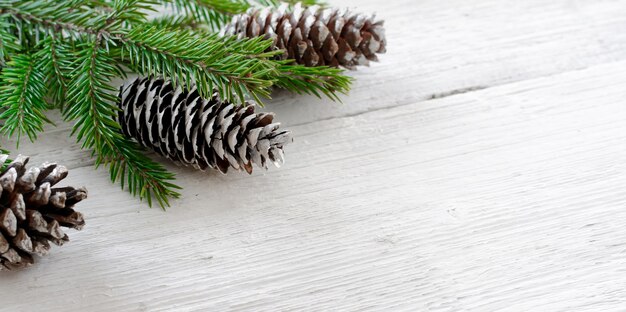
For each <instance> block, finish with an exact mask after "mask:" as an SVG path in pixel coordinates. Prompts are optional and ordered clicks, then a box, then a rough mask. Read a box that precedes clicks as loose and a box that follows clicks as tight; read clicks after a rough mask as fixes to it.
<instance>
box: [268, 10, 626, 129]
mask: <svg viewBox="0 0 626 312" xmlns="http://www.w3.org/2000/svg"><path fill="white" fill-rule="evenodd" d="M331 3H335V4H336V5H337V6H348V7H353V8H358V10H359V11H361V12H377V13H378V16H380V17H381V18H384V19H385V20H386V22H385V25H386V28H387V36H388V40H389V44H388V45H389V48H388V52H387V54H385V55H382V56H381V62H380V63H378V64H374V65H373V66H372V67H371V68H361V69H360V70H358V71H356V72H353V73H351V74H350V75H352V76H353V77H354V78H356V82H355V84H354V90H353V92H352V93H351V94H350V96H348V97H344V104H343V105H342V104H336V103H329V102H328V101H327V100H316V99H315V98H314V97H293V96H289V94H285V93H281V92H279V93H277V94H276V98H275V100H274V101H272V102H271V103H270V104H269V105H268V108H267V109H268V110H271V111H275V112H276V113H277V114H278V117H279V118H280V119H281V120H285V121H286V122H288V123H290V124H301V123H307V122H312V121H315V120H321V119H328V118H336V117H340V116H347V115H354V114H359V113H363V112H367V111H372V110H376V109H381V108H385V107H393V106H398V105H403V104H407V103H413V102H416V101H418V100H424V99H428V98H431V97H441V96H445V95H448V94H453V93H459V92H465V91H468V90H474V89H481V88H485V87H489V86H494V85H500V84H506V83H510V82H515V81H521V80H525V79H530V78H536V77H541V76H549V75H553V74H557V73H560V72H563V71H568V70H577V69H583V68H586V67H589V66H593V65H596V64H602V63H606V62H612V61H618V60H624V58H625V57H626V54H625V53H624V51H626V32H624V31H623V30H624V29H626V14H625V13H626V5H625V4H624V2H623V1H571V0H555V1H543V0H528V1H501V0H481V1H467V0H448V1H440V0H420V1H416V0H396V1H385V2H384V4H383V3H381V2H380V1H378V0H363V1H357V0H350V1H331Z"/></svg>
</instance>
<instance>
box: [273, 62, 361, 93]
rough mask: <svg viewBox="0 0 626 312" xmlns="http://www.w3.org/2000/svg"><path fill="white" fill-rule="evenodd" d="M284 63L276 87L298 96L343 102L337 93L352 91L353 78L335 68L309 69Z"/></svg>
mask: <svg viewBox="0 0 626 312" xmlns="http://www.w3.org/2000/svg"><path fill="white" fill-rule="evenodd" d="M291 62H292V61H291V60H289V61H284V63H283V64H281V65H280V66H279V68H278V72H279V73H280V74H279V75H278V77H277V80H276V82H275V85H276V86H277V87H279V88H283V89H286V90H289V91H292V92H296V93H298V94H302V93H306V94H313V95H315V96H317V97H318V98H321V97H322V94H323V95H326V96H327V97H328V98H329V99H331V100H334V101H339V102H341V99H340V98H339V96H338V94H337V93H341V94H347V93H348V91H350V85H351V83H352V78H351V77H348V76H345V75H343V73H344V70H342V69H339V68H333V67H324V66H318V67H307V66H304V65H298V64H293V65H292V64H291Z"/></svg>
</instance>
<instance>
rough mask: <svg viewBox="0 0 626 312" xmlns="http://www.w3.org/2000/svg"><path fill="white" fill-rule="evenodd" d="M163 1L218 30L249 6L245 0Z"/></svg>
mask: <svg viewBox="0 0 626 312" xmlns="http://www.w3.org/2000/svg"><path fill="white" fill-rule="evenodd" d="M161 3H162V4H164V5H165V6H168V7H171V8H172V9H174V11H175V12H176V13H178V14H183V15H185V16H188V17H191V18H194V19H195V20H196V21H197V22H198V23H203V24H206V25H207V26H209V28H211V29H212V30H218V29H219V28H220V27H222V26H223V25H224V24H225V23H226V22H228V21H229V20H230V18H231V16H233V15H234V14H238V13H242V12H245V11H246V10H247V9H248V7H249V4H248V2H247V1H244V0H161Z"/></svg>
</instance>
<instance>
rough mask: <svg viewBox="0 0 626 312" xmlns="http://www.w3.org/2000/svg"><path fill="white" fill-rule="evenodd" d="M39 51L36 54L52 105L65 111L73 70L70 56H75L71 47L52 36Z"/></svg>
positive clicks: (42, 44) (41, 45) (43, 42)
mask: <svg viewBox="0 0 626 312" xmlns="http://www.w3.org/2000/svg"><path fill="white" fill-rule="evenodd" d="M39 48H40V49H39V51H37V53H35V59H36V62H37V63H38V65H37V66H38V67H39V68H41V70H42V73H43V75H44V77H45V79H46V81H48V86H47V88H48V94H49V95H50V97H51V100H52V104H53V105H55V106H57V107H59V108H61V109H63V107H64V103H65V93H66V92H67V82H68V79H69V73H70V71H71V68H72V66H71V65H72V64H71V60H70V59H69V58H68V57H69V56H73V53H72V52H71V51H70V50H71V47H69V46H68V45H67V44H66V43H65V42H63V41H62V40H59V39H57V38H56V37H54V36H52V37H49V38H46V39H45V40H44V41H42V42H41V43H40V47H39Z"/></svg>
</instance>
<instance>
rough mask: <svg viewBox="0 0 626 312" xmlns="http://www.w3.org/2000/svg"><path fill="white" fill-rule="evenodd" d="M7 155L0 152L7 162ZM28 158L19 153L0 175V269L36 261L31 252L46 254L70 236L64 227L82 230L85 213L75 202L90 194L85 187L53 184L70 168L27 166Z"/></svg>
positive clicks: (0, 161)
mask: <svg viewBox="0 0 626 312" xmlns="http://www.w3.org/2000/svg"><path fill="white" fill-rule="evenodd" d="M7 158H8V155H0V164H4V162H5V161H6V159H7ZM27 162H28V157H26V156H22V155H20V156H18V157H17V158H16V159H15V160H14V161H13V162H11V163H10V164H9V165H8V166H7V167H6V168H5V169H4V170H3V171H2V174H0V187H1V189H2V191H1V192H2V195H0V204H1V205H0V270H2V269H3V268H5V269H14V268H20V267H24V266H27V265H30V264H32V263H33V257H32V254H38V255H45V254H47V253H48V250H49V249H50V243H49V242H52V243H53V244H56V245H62V244H63V243H65V242H67V241H68V240H69V239H68V237H67V235H66V234H65V233H63V231H62V230H61V227H69V228H74V229H77V230H80V229H81V228H82V227H83V225H84V224H85V220H84V219H83V215H82V214H81V213H80V212H76V211H74V209H73V207H74V204H76V203H77V202H79V201H81V200H83V199H85V198H86V197H87V190H86V189H85V188H73V187H54V188H53V187H52V186H54V185H55V184H57V183H58V182H59V181H61V180H62V179H63V178H65V177H66V176H67V169H66V168H65V167H63V166H57V165H56V164H52V163H44V164H42V165H41V166H39V167H30V168H28V169H26V167H25V165H26V163H27Z"/></svg>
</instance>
